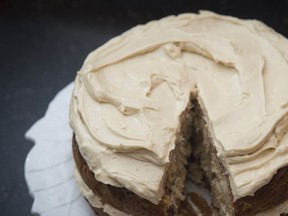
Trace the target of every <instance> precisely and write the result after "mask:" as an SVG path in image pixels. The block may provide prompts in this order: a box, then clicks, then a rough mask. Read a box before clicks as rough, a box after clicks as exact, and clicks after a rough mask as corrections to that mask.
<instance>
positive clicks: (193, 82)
mask: <svg viewBox="0 0 288 216" xmlns="http://www.w3.org/2000/svg"><path fill="white" fill-rule="evenodd" d="M287 83H288V41H287V40H286V39H285V38H284V37H282V36H281V35H279V34H277V33H276V32H274V31H273V30H272V29H270V28H268V27H267V26H265V25H264V24H263V23H261V22H259V21H256V20H240V19H237V18H232V17H228V16H221V15H217V14H214V13H211V12H201V13H200V14H182V15H179V16H169V17H166V18H163V19H161V20H159V21H152V22H149V23H148V24H146V25H143V26H137V27H135V28H133V29H131V30H129V31H127V32H125V33H124V34H122V35H120V36H118V37H116V38H114V39H112V40H110V41H109V42H108V43H106V44H105V45H103V46H102V47H100V48H98V49H97V50H95V51H93V52H92V53H91V54H90V55H89V56H88V57H87V59H86V61H85V63H84V65H83V67H82V68H81V70H80V71H79V72H78V75H77V77H76V81H75V89H74V94H73V98H72V103H71V109H70V117H71V126H72V128H73V130H74V132H75V134H76V139H77V142H78V145H79V149H80V152H81V154H82V156H83V157H84V159H85V160H86V162H87V164H88V165H89V167H90V169H91V170H92V171H93V172H94V174H95V178H96V179H97V180H98V181H101V182H103V183H105V184H111V185H113V186H116V187H125V188H127V189H129V190H131V191H133V192H134V193H136V194H137V195H139V196H141V197H143V198H145V199H148V200H150V201H151V202H153V203H158V202H159V200H160V199H161V197H162V194H163V188H162V183H163V182H162V181H163V175H164V171H165V167H166V165H167V163H169V153H170V151H171V150H173V149H174V147H175V139H176V136H177V134H178V133H179V128H180V122H179V116H180V115H181V113H182V112H183V111H184V110H185V108H186V106H187V104H188V101H189V97H190V93H191V92H193V93H194V95H195V97H197V98H198V101H199V103H200V105H201V107H202V109H203V111H204V113H205V114H206V118H207V119H206V121H207V123H208V127H209V131H210V133H211V136H212V140H214V143H213V144H214V146H215V148H216V149H217V155H218V156H219V158H220V160H221V162H222V163H223V165H224V166H225V168H226V170H227V172H228V174H229V180H230V185H231V189H232V193H233V197H234V200H236V199H238V198H241V197H244V196H246V195H253V194H254V192H255V191H256V190H258V189H259V188H261V187H262V186H264V185H265V184H267V183H268V182H269V181H270V179H271V178H272V177H273V175H274V174H275V173H276V172H277V170H278V169H279V168H282V167H284V166H287V165H288V134H287V133H286V132H287V130H288V85H287Z"/></svg>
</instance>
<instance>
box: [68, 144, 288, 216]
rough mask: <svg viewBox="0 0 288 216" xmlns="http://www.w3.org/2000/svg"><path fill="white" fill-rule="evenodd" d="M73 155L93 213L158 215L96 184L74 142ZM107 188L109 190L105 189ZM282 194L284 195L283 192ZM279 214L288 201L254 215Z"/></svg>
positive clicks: (284, 212) (118, 190)
mask: <svg viewBox="0 0 288 216" xmlns="http://www.w3.org/2000/svg"><path fill="white" fill-rule="evenodd" d="M73 153H74V157H75V162H76V169H75V176H76V179H77V182H78V184H79V186H80V189H81V192H82V194H83V195H84V196H85V198H86V199H87V200H88V201H89V203H90V204H91V206H92V207H93V209H94V211H95V212H96V213H97V215H98V216H139V215H144V214H143V213H142V212H144V211H145V212H150V213H151V214H150V215H160V214H158V213H159V212H158V213H157V212H156V211H157V210H155V209H157V208H156V207H155V206H154V207H153V205H154V204H152V203H150V202H149V203H148V204H146V202H148V201H146V200H143V202H144V203H145V205H147V208H144V209H141V208H139V206H142V207H143V203H142V204H141V205H137V203H138V204H139V200H141V201H142V198H140V197H138V198H137V199H134V200H133V197H135V196H136V195H135V194H133V193H131V192H130V193H127V191H124V193H123V194H122V195H121V191H123V188H115V187H113V186H110V185H105V184H103V183H100V182H97V181H96V180H95V178H94V175H93V173H92V172H91V171H90V170H89V168H88V165H87V164H86V162H85V161H84V159H83V158H82V155H81V154H80V152H79V149H78V145H77V143H76V142H75V141H74V143H73ZM81 172H82V174H81ZM285 173H286V172H285ZM83 174H85V176H83ZM87 175H88V178H87ZM83 177H84V178H85V177H86V178H85V180H84V179H83ZM88 184H90V185H94V186H95V187H97V186H99V188H98V189H99V190H98V191H99V192H97V191H95V188H94V190H92V189H91V188H90V187H89V186H88ZM107 187H108V188H109V189H107ZM286 187H287V185H286ZM111 190H114V191H116V193H115V194H114V195H115V199H114V200H112V203H113V204H114V206H112V205H111V204H112V203H110V202H111V198H112V199H113V196H112V195H113V191H112V194H111ZM286 190H287V188H286ZM283 192H284V193H285V191H283ZM127 196H128V198H127ZM270 196H271V194H267V197H270ZM109 197H110V200H109V199H107V198H109ZM121 200H123V202H126V203H127V201H128V202H129V203H130V205H131V207H132V209H133V206H134V208H135V209H137V208H139V212H138V213H137V214H131V213H127V209H125V205H123V203H121ZM109 201H110V202H109ZM148 205H150V206H152V208H154V209H152V210H151V209H149V207H148ZM160 205H161V204H160ZM126 207H127V206H126ZM190 209H191V211H192V210H193V208H190ZM128 211H129V209H128ZM158 211H159V210H158ZM135 212H137V211H135ZM180 212H187V210H185V211H180ZM279 213H282V214H281V216H284V215H288V200H287V201H285V202H283V203H281V204H280V205H277V206H275V207H273V208H271V209H269V210H267V211H265V212H261V213H257V214H256V215H257V216H270V215H273V216H274V215H278V214H279ZM145 214H146V213H145ZM171 215H172V214H171ZM181 215H183V216H186V215H187V214H181ZM188 215H189V216H191V215H197V214H196V213H195V212H193V213H192V212H189V213H188Z"/></svg>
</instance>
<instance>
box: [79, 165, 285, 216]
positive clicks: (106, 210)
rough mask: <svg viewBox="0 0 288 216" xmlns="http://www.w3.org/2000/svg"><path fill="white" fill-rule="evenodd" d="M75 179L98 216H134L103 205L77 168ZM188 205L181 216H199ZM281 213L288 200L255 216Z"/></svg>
mask: <svg viewBox="0 0 288 216" xmlns="http://www.w3.org/2000/svg"><path fill="white" fill-rule="evenodd" d="M75 177H76V180H77V183H78V185H79V188H80V190H81V192H82V194H83V195H84V196H85V198H86V199H87V200H88V201H89V203H90V205H91V206H92V208H93V210H94V211H95V212H96V214H97V215H98V216H132V215H129V214H126V213H125V212H122V211H120V210H118V209H116V208H114V207H113V206H111V205H109V204H103V203H102V201H101V198H100V197H98V196H97V195H96V194H94V193H93V191H92V190H91V189H90V188H89V187H88V186H87V185H86V184H85V182H84V181H83V179H82V177H81V175H80V173H79V171H78V169H77V168H75ZM187 203H188V202H187ZM187 203H185V204H184V205H181V206H182V207H184V208H185V209H180V212H181V213H180V215H181V216H188V215H189V216H194V215H198V214H197V213H196V212H195V211H193V206H191V207H190V206H188V207H187V206H186V205H187ZM188 204H189V203H188ZM207 210H208V211H207ZM188 211H189V212H188ZM203 211H204V212H205V215H207V216H208V215H211V212H210V210H209V209H206V211H205V209H204V210H203ZM203 211H202V212H203ZM279 212H281V213H282V216H285V215H288V200H287V201H286V202H284V203H282V204H280V205H279V206H276V207H275V208H273V209H270V210H268V211H266V212H261V213H258V214H256V215H255V216H275V215H278V214H279Z"/></svg>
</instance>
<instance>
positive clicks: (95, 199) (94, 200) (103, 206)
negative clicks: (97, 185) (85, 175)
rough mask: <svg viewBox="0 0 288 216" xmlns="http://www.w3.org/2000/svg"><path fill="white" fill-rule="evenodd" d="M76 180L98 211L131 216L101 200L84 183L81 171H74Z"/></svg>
mask: <svg viewBox="0 0 288 216" xmlns="http://www.w3.org/2000/svg"><path fill="white" fill-rule="evenodd" d="M74 173H75V179H76V182H77V183H78V186H79V189H80V191H81V193H82V194H83V195H84V196H85V197H86V199H87V200H88V201H89V203H90V204H91V205H92V206H93V207H95V208H98V209H103V211H104V212H105V213H107V214H108V215H110V216H131V215H130V214H126V213H125V212H122V211H120V210H119V209H116V208H114V207H113V206H111V205H109V204H108V203H103V202H102V200H101V198H100V197H99V196H97V195H96V194H95V193H94V192H93V191H92V190H91V189H90V188H89V187H88V186H87V185H86V184H85V182H84V181H83V179H82V177H81V175H80V173H79V171H78V169H77V168H75V170H74Z"/></svg>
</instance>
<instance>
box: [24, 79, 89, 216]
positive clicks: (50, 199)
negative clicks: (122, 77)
mask: <svg viewBox="0 0 288 216" xmlns="http://www.w3.org/2000/svg"><path fill="white" fill-rule="evenodd" d="M72 90H73V83H71V84H69V85H68V86H67V87H65V88H64V89H63V90H61V91H60V92H59V93H58V94H57V95H56V96H55V98H54V99H53V100H52V101H51V102H50V104H49V106H48V109H47V111H46V113H45V116H44V117H43V118H41V119H40V120H38V121H37V122H36V123H35V124H34V125H33V126H32V127H31V128H30V129H29V130H28V131H27V133H26V134H25V137H26V138H27V139H31V140H32V141H34V142H35V145H34V147H33V148H32V149H31V151H30V152H29V153H28V155H27V158H26V161H25V179H26V182H27V185H28V188H29V191H30V194H31V195H32V196H33V198H34V202H33V205H32V209H31V212H32V213H37V214H39V215H41V216H59V215H61V216H68V215H69V216H95V213H94V212H93V211H92V209H91V208H90V206H89V204H88V203H87V201H86V200H85V199H84V198H83V197H82V196H81V194H80V192H79V190H78V186H77V185H76V182H75V179H74V175H73V169H74V162H73V158H72V148H71V147H72V145H71V143H72V130H71V129H70V127H69V103H70V99H71V94H72Z"/></svg>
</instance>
